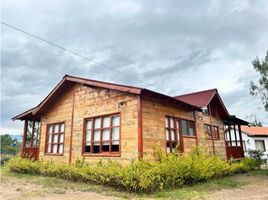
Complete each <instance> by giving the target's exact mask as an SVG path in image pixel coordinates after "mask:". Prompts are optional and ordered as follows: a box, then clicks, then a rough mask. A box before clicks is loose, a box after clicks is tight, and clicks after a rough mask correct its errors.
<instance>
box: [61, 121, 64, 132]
mask: <svg viewBox="0 0 268 200" xmlns="http://www.w3.org/2000/svg"><path fill="white" fill-rule="evenodd" d="M60 132H62V133H63V132H64V123H62V124H61V125H60Z"/></svg>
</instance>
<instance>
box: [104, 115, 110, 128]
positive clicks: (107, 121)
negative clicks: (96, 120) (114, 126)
mask: <svg viewBox="0 0 268 200" xmlns="http://www.w3.org/2000/svg"><path fill="white" fill-rule="evenodd" d="M107 127H110V117H104V118H103V128H107Z"/></svg>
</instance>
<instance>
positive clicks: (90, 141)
mask: <svg viewBox="0 0 268 200" xmlns="http://www.w3.org/2000/svg"><path fill="white" fill-rule="evenodd" d="M119 135H120V116H119V114H113V115H105V116H100V117H93V118H89V119H86V120H85V131H84V145H83V146H84V147H83V153H91V154H101V153H103V154H110V153H119Z"/></svg>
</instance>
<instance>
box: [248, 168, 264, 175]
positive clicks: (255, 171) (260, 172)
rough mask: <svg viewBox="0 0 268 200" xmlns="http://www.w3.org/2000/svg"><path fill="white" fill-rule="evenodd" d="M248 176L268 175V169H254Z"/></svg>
mask: <svg viewBox="0 0 268 200" xmlns="http://www.w3.org/2000/svg"><path fill="white" fill-rule="evenodd" d="M247 175H248V176H268V169H259V170H252V171H249V172H248V173H247Z"/></svg>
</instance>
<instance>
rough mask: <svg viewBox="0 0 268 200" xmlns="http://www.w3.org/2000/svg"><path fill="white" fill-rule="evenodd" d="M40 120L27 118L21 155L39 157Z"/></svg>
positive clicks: (32, 157)
mask: <svg viewBox="0 0 268 200" xmlns="http://www.w3.org/2000/svg"><path fill="white" fill-rule="evenodd" d="M39 135H40V121H37V120H25V128H24V134H23V146H22V152H21V157H23V158H31V159H35V160H37V159H38V155H39Z"/></svg>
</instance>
